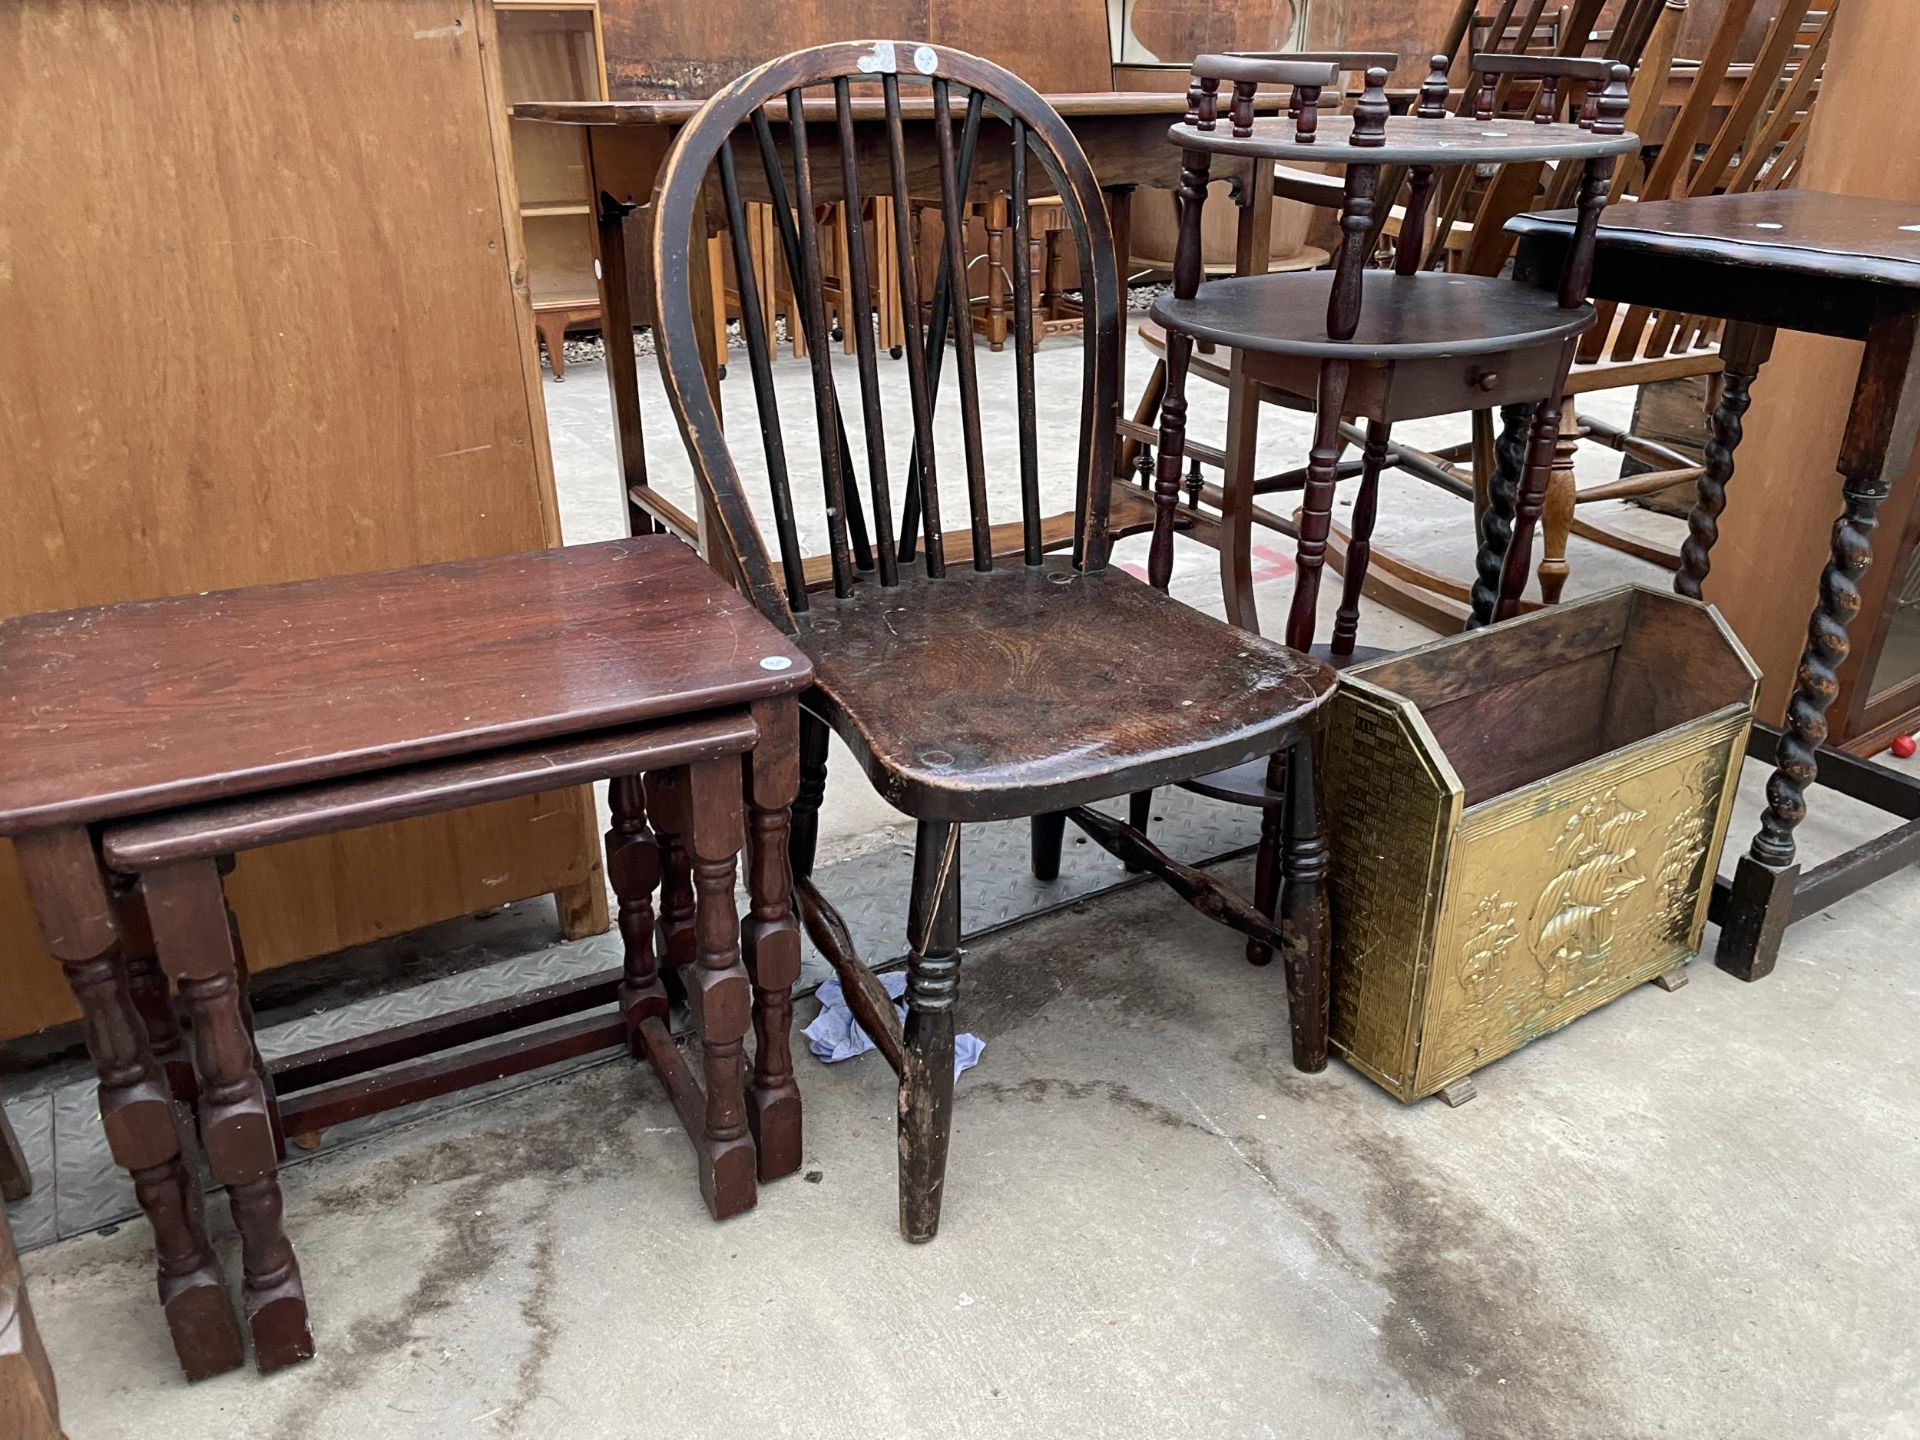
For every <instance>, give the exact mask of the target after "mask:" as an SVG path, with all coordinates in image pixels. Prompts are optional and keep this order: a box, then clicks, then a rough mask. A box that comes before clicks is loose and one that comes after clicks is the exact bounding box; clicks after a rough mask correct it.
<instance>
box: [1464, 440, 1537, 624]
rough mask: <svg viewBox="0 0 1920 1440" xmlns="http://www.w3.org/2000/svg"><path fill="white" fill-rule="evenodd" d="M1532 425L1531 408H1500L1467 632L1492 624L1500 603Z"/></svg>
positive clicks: (1481, 518) (1481, 524) (1475, 563)
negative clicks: (1508, 548)
mask: <svg viewBox="0 0 1920 1440" xmlns="http://www.w3.org/2000/svg"><path fill="white" fill-rule="evenodd" d="M1532 424H1533V407H1532V406H1531V405H1502V406H1501V407H1500V433H1499V435H1498V436H1497V437H1496V438H1495V440H1494V442H1493V474H1492V475H1490V476H1488V477H1487V509H1486V513H1485V514H1483V515H1482V516H1481V517H1480V553H1479V555H1478V556H1477V557H1476V558H1475V561H1474V574H1475V579H1474V582H1473V614H1472V615H1471V616H1470V617H1469V618H1468V620H1467V628H1468V629H1470V630H1472V629H1477V628H1479V627H1480V626H1482V625H1486V624H1489V623H1491V622H1492V620H1493V608H1494V605H1495V604H1496V603H1497V602H1498V601H1499V599H1500V574H1501V571H1502V570H1504V569H1505V567H1506V563H1507V546H1508V545H1509V544H1510V543H1511V542H1512V540H1513V511H1514V506H1515V505H1516V504H1517V503H1518V502H1519V498H1520V472H1521V471H1522V470H1524V469H1525V468H1526V463H1527V439H1528V435H1529V434H1530V432H1531V427H1532Z"/></svg>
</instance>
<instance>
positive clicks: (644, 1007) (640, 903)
mask: <svg viewBox="0 0 1920 1440" xmlns="http://www.w3.org/2000/svg"><path fill="white" fill-rule="evenodd" d="M607 807H608V809H610V810H611V811H612V812H613V825H612V826H611V827H610V828H609V829H608V831H607V878H608V880H609V881H610V882H611V883H612V885H613V893H614V896H615V898H616V899H617V900H618V901H619V906H620V908H619V918H618V922H617V923H618V924H619V927H620V944H621V949H622V952H623V961H622V976H621V981H620V1018H621V1019H622V1020H624V1021H625V1022H626V1027H627V1049H628V1050H629V1052H630V1053H631V1054H632V1055H633V1057H634V1058H635V1059H636V1060H643V1059H645V1058H646V1054H647V1050H646V1045H645V1043H644V1042H643V1041H642V1040H641V1038H640V1025H641V1022H642V1021H645V1020H659V1021H661V1022H663V1023H664V1022H665V1021H666V1019H667V1013H668V1011H669V1009H670V1008H671V1007H670V1005H669V1004H668V1000H667V991H666V987H665V986H664V985H662V984H661V983H660V971H659V965H658V963H657V962H656V960H655V959H654V953H653V942H654V935H653V923H654V922H653V892H654V890H655V889H656V888H658V886H659V884H660V873H661V859H660V842H659V841H658V840H657V839H655V837H654V833H653V831H652V830H650V829H648V828H647V800H646V783H645V781H644V780H643V779H642V778H641V777H640V776H638V775H617V776H615V777H614V778H613V779H612V780H610V781H608V782H607Z"/></svg>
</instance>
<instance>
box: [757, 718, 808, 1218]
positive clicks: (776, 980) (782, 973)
mask: <svg viewBox="0 0 1920 1440" xmlns="http://www.w3.org/2000/svg"><path fill="white" fill-rule="evenodd" d="M797 708H798V707H797V706H796V705H795V704H794V702H793V701H792V700H791V699H786V700H778V701H768V702H766V703H765V704H763V705H760V706H757V707H755V710H754V719H755V720H756V721H757V722H758V724H759V727H760V742H759V743H758V744H757V745H755V746H754V748H753V751H752V753H751V754H749V755H748V756H747V757H746V760H745V770H746V779H747V816H748V831H749V836H748V838H749V840H750V841H751V844H752V849H751V854H750V859H749V862H748V870H747V890H748V894H749V901H750V904H751V906H752V911H751V914H750V916H749V918H748V921H747V924H746V927H745V930H744V932H743V938H744V942H745V950H746V962H747V974H748V976H749V977H750V978H751V979H752V981H753V1085H752V1093H751V1095H750V1096H749V1097H748V1098H749V1108H748V1110H747V1121H748V1124H749V1126H750V1127H751V1128H752V1131H753V1140H754V1147H755V1149H756V1151H757V1153H758V1155H759V1174H760V1179H761V1180H762V1181H763V1182H764V1181H767V1180H777V1179H779V1178H780V1177H781V1176H782V1175H791V1174H792V1173H793V1172H794V1171H795V1170H798V1169H799V1168H800V1149H801V1137H802V1132H801V1122H800V1115H801V1109H800V1087H799V1084H798V1083H797V1082H796V1081H795V1080H794V1076H793V1050H792V1040H791V1033H792V1029H793V987H794V985H795V984H797V983H798V982H799V979H800V921H799V918H798V917H797V916H796V915H795V913H794V907H793V873H792V871H791V869H790V868H789V862H788V859H787V846H788V843H789V840H788V835H787V828H788V826H787V807H788V806H790V805H791V804H793V797H794V795H795V793H796V792H797V791H798V789H799V785H800V762H799V756H798V753H797V751H796V750H795V743H796V742H795V736H796V732H797V729H798V722H797V716H796V711H797Z"/></svg>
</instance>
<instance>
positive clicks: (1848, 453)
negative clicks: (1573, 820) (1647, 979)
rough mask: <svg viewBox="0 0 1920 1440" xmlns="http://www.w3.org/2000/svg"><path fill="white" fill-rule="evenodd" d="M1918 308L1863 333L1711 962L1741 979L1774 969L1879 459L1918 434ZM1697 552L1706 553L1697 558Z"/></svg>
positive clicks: (1900, 456)
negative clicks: (1798, 618) (1780, 701)
mask: <svg viewBox="0 0 1920 1440" xmlns="http://www.w3.org/2000/svg"><path fill="white" fill-rule="evenodd" d="M1917 339H1920V312H1915V311H1899V310H1890V311H1888V312H1887V313H1885V314H1883V315H1882V316H1881V317H1879V318H1878V319H1876V320H1875V322H1874V324H1873V328H1872V329H1871V330H1870V331H1869V332H1868V334H1867V349H1866V356H1865V358H1864V359H1863V360H1862V361H1861V362H1860V379H1859V382H1858V383H1857V385H1856V386H1855V388H1854V394H1853V405H1852V408H1851V409H1850V411H1849V412H1848V415H1847V430H1846V438H1845V440H1844V441H1843V442H1842V444H1841V449H1840V464H1839V470H1840V474H1841V476H1842V477H1843V482H1844V483H1843V484H1842V486H1841V495H1842V496H1843V498H1844V502H1845V508H1844V510H1843V512H1842V514H1841V516H1840V518H1839V520H1837V521H1835V522H1834V527H1833V541H1832V558H1831V559H1830V560H1828V562H1827V565H1826V568H1825V570H1824V571H1822V572H1821V576H1820V603H1819V605H1818V607H1817V608H1816V609H1815V610H1814V612H1813V618H1812V619H1811V620H1810V621H1809V622H1808V625H1807V644H1806V648H1805V649H1804V650H1803V651H1802V652H1801V655H1800V667H1799V670H1798V673H1797V677H1796V683H1795V685H1794V688H1793V696H1792V698H1791V699H1790V700H1788V702H1787V717H1786V727H1785V730H1784V733H1783V734H1782V735H1781V737H1780V750H1779V757H1778V763H1777V765H1776V767H1775V769H1774V772H1773V775H1772V776H1771V777H1770V778H1769V779H1768V781H1767V806H1766V809H1765V810H1763V811H1762V812H1761V815H1760V828H1759V830H1758V832H1756V833H1755V835H1754V837H1753V843H1752V845H1751V846H1750V847H1749V848H1748V851H1747V853H1746V854H1745V855H1742V856H1741V857H1740V863H1739V865H1738V866H1737V867H1736V868H1735V870H1734V877H1733V888H1732V892H1731V894H1729V896H1728V897H1727V908H1726V912H1725V916H1724V918H1723V919H1722V921H1721V928H1720V944H1719V948H1718V949H1717V950H1716V951H1715V953H1714V963H1715V964H1717V965H1718V966H1719V967H1720V968H1721V969H1722V970H1725V971H1727V972H1729V973H1730V974H1733V975H1737V976H1738V977H1739V978H1740V979H1742V980H1758V979H1760V978H1761V977H1762V976H1765V975H1768V974H1770V973H1772V970H1773V967H1774V963H1775V961H1776V960H1777V959H1778V958H1779V954H1780V941H1781V939H1782V938H1783V936H1784V935H1785V933H1786V928H1787V926H1788V925H1789V924H1790V923H1791V922H1792V919H1793V895H1794V890H1795V888H1796V886H1797V884H1798V881H1799V877H1800V866H1799V863H1798V859H1797V854H1798V851H1797V847H1796V844H1795V841H1794V831H1795V829H1796V828H1798V826H1799V824H1800V822H1801V821H1802V820H1804V819H1805V818H1806V814H1807V800H1806V792H1807V787H1808V786H1809V785H1811V784H1813V782H1814V780H1815V778H1816V776H1817V775H1818V772H1819V753H1820V747H1821V745H1822V744H1823V743H1824V742H1825V741H1826V738H1827V708H1828V707H1829V706H1830V705H1832V704H1833V699H1834V696H1835V695H1836V694H1837V693H1838V692H1839V688H1840V681H1839V670H1840V667H1841V666H1842V665H1844V664H1845V663H1846V659H1847V655H1848V653H1849V651H1850V649H1851V644H1850V641H1849V640H1848V636H1847V627H1848V626H1849V625H1851V624H1852V623H1853V620H1854V617H1855V616H1856V615H1858V614H1859V613H1860V577H1861V576H1862V575H1864V574H1865V573H1866V569H1867V566H1868V564H1869V563H1871V561H1872V559H1873V528H1874V525H1875V524H1876V523H1877V521H1878V519H1879V511H1880V504H1881V502H1882V501H1883V500H1885V499H1886V498H1887V494H1888V492H1889V491H1890V490H1891V489H1892V482H1891V481H1890V480H1889V479H1888V477H1887V462H1888V460H1889V459H1890V458H1891V459H1892V460H1893V463H1894V464H1895V465H1900V466H1903V465H1905V463H1906V460H1907V457H1908V456H1909V455H1911V454H1912V453H1913V447H1914V442H1915V439H1916V436H1920V365H1916V364H1915V363H1914V361H1915V358H1916V354H1915V352H1916V348H1917V346H1916V340H1917ZM1703 559H1704V557H1703Z"/></svg>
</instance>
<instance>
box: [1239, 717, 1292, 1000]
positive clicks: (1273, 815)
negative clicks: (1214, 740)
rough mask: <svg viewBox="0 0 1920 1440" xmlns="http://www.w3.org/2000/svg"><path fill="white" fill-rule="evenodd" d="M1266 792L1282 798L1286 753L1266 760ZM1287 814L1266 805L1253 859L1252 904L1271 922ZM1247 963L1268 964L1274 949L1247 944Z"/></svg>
mask: <svg viewBox="0 0 1920 1440" xmlns="http://www.w3.org/2000/svg"><path fill="white" fill-rule="evenodd" d="M1267 789H1268V791H1269V792H1271V793H1274V794H1279V795H1284V794H1285V793H1286V790H1287V752H1286V751H1284V750H1276V751H1275V752H1274V753H1273V754H1272V755H1271V756H1270V757H1269V758H1268V760H1267ZM1286 834H1287V811H1286V806H1285V804H1284V803H1282V804H1278V805H1265V806H1262V807H1261V810H1260V847H1259V849H1258V850H1256V851H1255V852H1254V858H1253V904H1254V908H1255V909H1257V910H1258V911H1259V912H1260V913H1261V914H1262V915H1265V916H1266V917H1267V918H1268V919H1269V920H1271V919H1272V918H1273V917H1274V915H1275V914H1276V913H1277V912H1278V911H1279V909H1280V874H1281V870H1282V868H1283V866H1284V863H1285V862H1284V861H1283V860H1282V858H1281V851H1282V849H1283V848H1284V847H1285V844H1286ZM1247 963H1248V964H1249V965H1270V964H1272V963H1273V947H1272V946H1271V945H1269V944H1267V943H1266V942H1265V941H1264V940H1254V939H1252V938H1249V939H1248V941H1247Z"/></svg>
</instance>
